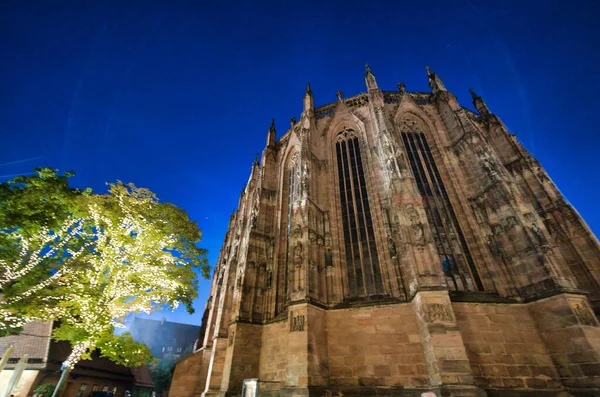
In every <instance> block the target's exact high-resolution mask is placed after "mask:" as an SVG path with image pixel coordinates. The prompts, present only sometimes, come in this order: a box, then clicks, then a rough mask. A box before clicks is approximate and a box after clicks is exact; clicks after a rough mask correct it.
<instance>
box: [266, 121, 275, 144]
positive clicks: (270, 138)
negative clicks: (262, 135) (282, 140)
mask: <svg viewBox="0 0 600 397" xmlns="http://www.w3.org/2000/svg"><path fill="white" fill-rule="evenodd" d="M276 137H277V134H276V131H275V119H272V120H271V126H270V127H269V132H268V133H267V147H268V146H275V140H276Z"/></svg>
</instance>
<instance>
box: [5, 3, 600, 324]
mask: <svg viewBox="0 0 600 397" xmlns="http://www.w3.org/2000/svg"><path fill="white" fill-rule="evenodd" d="M523 3H524V4H523ZM599 4H600V3H599V2H597V1H593V0H590V1H551V0H543V1H535V0H527V1H522V0H518V1H506V0H498V1H492V2H486V1H475V0H471V1H469V0H454V1H443V2H442V1H440V2H437V1H427V2H422V1H397V0H395V1H392V0H390V1H361V2H356V3H353V2H352V1H339V2H337V3H336V2H326V1H314V2H312V1H302V2H298V1H253V2H251V1H248V2H227V1H215V2H206V1H188V2H185V1H166V0H165V1H159V0H153V1H100V0H98V1H82V0H73V1H61V0H57V1H49V0H48V1H28V0H3V1H2V2H0V71H1V73H0V134H1V136H2V139H1V141H0V144H1V146H0V147H1V148H2V150H1V151H0V163H1V164H2V165H0V175H2V176H1V177H0V181H5V180H7V179H9V178H10V175H12V174H21V173H27V172H30V171H31V170H32V169H33V168H34V167H35V166H49V167H54V168H58V169H60V170H68V169H73V170H75V171H76V172H77V176H76V177H75V178H74V184H75V185H77V186H80V187H84V186H91V187H93V188H94V189H95V190H96V191H98V192H102V191H104V190H105V185H104V183H105V182H106V181H115V180H117V179H120V180H122V181H125V182H134V183H135V184H136V185H138V186H143V187H148V188H150V189H151V190H153V191H154V192H156V193H157V195H158V197H159V198H160V199H162V200H163V201H170V202H173V203H175V204H176V205H178V206H180V207H182V208H184V209H185V210H187V211H188V212H189V214H190V215H191V217H192V219H195V220H197V221H198V223H199V225H200V228H201V229H202V230H203V233H204V240H203V246H204V247H206V248H208V249H209V251H210V255H209V259H210V263H211V265H214V263H215V262H216V260H217V256H218V253H219V249H220V247H221V244H222V240H223V237H224V235H225V231H226V228H227V222H228V219H229V216H230V214H231V211H232V210H233V209H234V208H235V206H236V205H237V200H238V198H239V193H240V191H241V189H242V186H243V185H244V183H245V182H246V181H247V178H248V175H249V172H250V166H251V164H252V161H253V160H254V155H255V153H256V152H260V151H262V149H263V147H264V144H265V140H266V132H267V129H268V126H269V124H270V121H271V118H273V117H274V118H275V119H276V120H277V125H278V127H279V128H278V131H279V136H280V135H281V134H283V133H284V132H285V130H286V128H287V127H288V126H289V121H288V120H289V118H290V117H298V116H299V113H300V112H301V110H302V97H303V94H304V88H305V85H306V83H307V82H310V83H311V86H312V89H313V92H314V95H315V101H316V105H317V106H319V105H323V104H326V103H329V102H332V101H333V100H334V99H335V93H336V91H337V90H338V89H341V90H342V91H344V92H345V94H346V96H351V95H355V94H357V93H359V92H362V91H365V90H366V89H365V85H364V78H363V74H364V64H365V63H367V62H368V63H369V64H370V65H371V69H372V70H373V72H374V73H375V75H376V77H377V80H378V83H379V86H380V87H381V88H383V89H385V90H395V89H396V85H397V84H398V82H400V81H403V82H404V83H405V84H406V86H407V90H409V91H427V90H428V89H429V88H428V86H427V78H426V73H425V65H429V66H430V67H431V68H432V69H433V70H434V71H435V72H437V73H438V75H440V77H441V78H442V80H443V81H444V83H445V84H446V86H447V87H448V89H449V90H451V91H452V92H454V94H455V95H457V96H458V98H459V101H461V103H462V104H463V105H467V106H468V107H470V108H472V105H471V99H470V95H469V93H468V88H470V87H472V88H473V89H474V90H475V91H476V92H477V93H478V94H479V95H482V96H483V97H484V99H485V100H486V102H487V103H488V105H489V107H490V109H491V110H492V111H493V112H494V113H496V114H498V115H499V116H500V117H501V118H502V120H503V121H504V122H505V123H506V125H507V126H508V128H509V129H510V130H511V131H512V132H514V133H517V134H518V137H519V139H520V141H521V142H522V143H523V144H524V145H525V146H526V147H527V149H529V150H530V151H531V152H532V153H533V154H534V155H535V156H536V157H537V158H538V159H539V160H540V161H541V163H542V164H543V165H544V166H545V167H546V169H547V171H548V173H549V174H550V176H551V177H552V178H553V180H554V181H555V182H556V183H557V185H558V187H559V188H560V189H561V190H562V192H563V193H564V195H565V196H566V197H567V198H568V199H569V200H570V201H571V203H572V204H573V205H574V206H575V208H576V209H577V210H578V211H579V212H580V213H581V214H582V215H583V217H584V218H585V219H586V220H587V222H588V224H589V225H590V226H591V228H592V229H593V230H594V231H595V232H596V234H599V233H600V213H599V211H598V209H597V207H595V205H597V204H598V203H599V202H600V201H599V200H598V193H599V192H600V187H599V184H598V179H597V175H598V171H599V166H598V152H599V150H598V149H600V138H599V137H600V128H599V127H598V124H597V117H598V116H597V115H598V112H599V110H598V105H600V100H599V96H598V93H599V92H600V73H599V72H598V70H600V55H599V54H600V52H599V50H598V49H599V48H600V28H599V25H598V23H597V17H598V16H599V15H600V6H599ZM32 158H34V159H32ZM27 159H32V160H29V161H24V160H27ZM11 162H12V164H8V163H11ZM209 287H210V282H209V281H202V282H201V291H200V296H201V298H200V300H199V302H198V304H197V305H196V307H197V311H198V313H197V314H196V315H195V316H187V315H185V313H179V312H175V313H164V314H163V313H160V314H157V315H155V317H158V318H160V317H161V316H163V315H165V316H166V317H167V318H168V319H169V320H173V321H182V322H189V323H197V324H199V323H200V319H201V316H202V310H203V307H204V301H205V299H206V296H207V293H208V289H209Z"/></svg>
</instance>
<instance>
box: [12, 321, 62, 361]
mask: <svg viewBox="0 0 600 397" xmlns="http://www.w3.org/2000/svg"><path fill="white" fill-rule="evenodd" d="M51 333H52V322H51V321H48V322H45V323H39V322H33V323H28V324H25V325H24V326H23V331H21V333H20V334H18V335H10V336H4V337H0V357H2V356H3V355H4V352H5V351H6V350H7V349H8V347H9V346H11V345H12V346H14V350H13V351H12V353H11V355H10V358H11V360H10V361H9V362H8V364H7V365H6V367H7V368H14V366H15V365H16V362H14V361H17V360H18V359H20V358H21V357H23V355H24V354H27V355H28V356H29V359H30V360H31V362H30V363H29V364H28V365H27V368H28V369H38V368H44V367H45V366H46V362H47V358H48V347H49V343H50V334H51Z"/></svg>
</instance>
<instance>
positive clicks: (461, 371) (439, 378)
mask: <svg viewBox="0 0 600 397" xmlns="http://www.w3.org/2000/svg"><path fill="white" fill-rule="evenodd" d="M591 313H592V312H591V309H589V306H588V304H587V302H586V298H585V297H584V296H581V295H574V294H565V293H561V294H557V295H554V296H551V297H548V298H544V299H540V300H538V301H535V302H528V303H516V302H515V303H498V302H483V301H480V302H464V301H453V300H451V299H449V297H448V295H447V293H446V292H440V291H433V292H422V293H421V292H420V293H419V294H417V296H416V298H415V299H414V300H413V301H412V302H396V303H390V302H385V303H382V304H371V305H363V306H353V307H348V308H336V309H326V308H323V307H317V306H315V305H312V304H311V303H308V302H304V303H296V304H294V305H292V306H289V307H288V315H287V316H280V318H278V319H277V321H274V322H271V323H266V324H248V323H243V322H232V323H231V325H230V327H229V329H228V332H229V333H230V335H229V337H228V338H225V337H222V338H219V343H220V344H221V345H223V346H222V348H221V349H220V350H219V351H217V352H215V357H213V358H212V359H213V360H214V361H215V362H221V361H222V362H223V365H222V367H223V372H222V373H223V375H222V377H221V376H220V375H219V374H220V373H221V370H220V369H218V368H217V367H215V366H213V372H215V371H217V372H215V373H213V378H214V381H213V382H211V383H210V384H209V387H205V386H206V385H205V384H204V379H201V378H203V376H206V375H205V374H204V372H205V370H204V367H205V366H208V364H209V363H208V362H202V363H201V360H200V355H198V357H197V359H196V360H197V362H195V361H194V359H192V358H189V359H186V360H184V361H182V362H181V363H179V364H178V366H177V369H176V371H175V376H174V378H173V382H172V386H171V393H170V397H198V396H199V393H197V392H196V393H192V390H194V386H193V385H192V383H193V382H192V379H191V378H192V377H193V376H190V375H192V374H196V376H197V377H198V379H197V382H198V385H199V386H202V387H198V385H197V386H196V388H195V390H196V391H198V390H206V389H209V391H208V392H205V393H204V394H202V396H204V397H209V396H219V397H238V396H240V395H241V388H242V384H243V380H244V379H250V378H255V379H258V380H259V396H265V397H296V396H298V397H300V396H302V397H305V396H323V397H337V396H344V397H349V396H408V397H413V396H415V397H421V396H422V395H426V394H424V393H427V392H433V393H435V395H436V396H437V397H442V396H448V397H484V396H488V397H517V396H523V397H533V396H542V397H587V396H593V395H599V394H598V393H600V388H599V387H598V385H599V384H600V359H599V357H600V342H599V341H600V327H598V322H597V319H596V318H595V316H594V315H593V314H591ZM213 349H214V346H213ZM209 353H210V350H208V351H207V352H205V353H204V355H205V356H206V358H208V357H209V356H210V354H209ZM219 360H220V361H219ZM215 368H217V369H215ZM219 368H220V367H219ZM217 375H219V376H217ZM211 379H212V378H211ZM222 379H223V381H221V380H222ZM213 383H214V385H213Z"/></svg>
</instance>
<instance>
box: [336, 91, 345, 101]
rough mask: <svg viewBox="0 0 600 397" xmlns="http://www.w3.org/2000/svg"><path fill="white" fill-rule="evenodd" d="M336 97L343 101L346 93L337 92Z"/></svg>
mask: <svg viewBox="0 0 600 397" xmlns="http://www.w3.org/2000/svg"><path fill="white" fill-rule="evenodd" d="M335 96H336V97H337V99H338V100H340V101H341V100H342V98H343V97H344V93H343V92H342V91H340V90H338V91H337V93H336V94H335Z"/></svg>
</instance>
